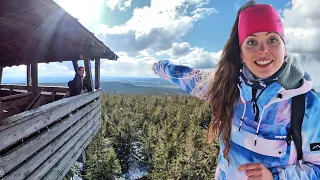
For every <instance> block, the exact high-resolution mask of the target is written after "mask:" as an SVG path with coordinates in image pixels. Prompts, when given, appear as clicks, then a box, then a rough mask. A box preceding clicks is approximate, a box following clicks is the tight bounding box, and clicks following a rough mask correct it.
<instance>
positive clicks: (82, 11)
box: [55, 0, 106, 24]
mask: <svg viewBox="0 0 320 180" xmlns="http://www.w3.org/2000/svg"><path fill="white" fill-rule="evenodd" d="M55 2H56V3H57V4H59V5H60V6H61V7H62V8H63V9H64V10H66V11H67V12H68V13H69V14H71V15H72V16H73V17H75V18H77V19H79V21H80V22H81V23H83V24H92V23H95V22H97V21H99V20H100V18H101V14H102V10H103V7H105V6H106V4H105V1H104V0H55Z"/></svg>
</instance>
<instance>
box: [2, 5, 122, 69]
mask: <svg viewBox="0 0 320 180" xmlns="http://www.w3.org/2000/svg"><path fill="white" fill-rule="evenodd" d="M83 54H85V55H86V56H88V57H89V58H90V59H95V58H101V59H109V60H117V58H118V56H117V55H116V54H115V53H114V52H112V51H111V50H110V49H109V48H108V47H107V46H106V45H104V44H103V43H102V42H101V41H100V40H99V39H97V38H96V37H95V36H94V34H93V33H91V32H90V31H88V30H87V29H86V28H85V27H84V26H82V25H81V23H79V22H78V20H77V19H75V18H74V17H72V16H71V15H70V14H69V13H67V12H66V11H65V10H64V9H62V8H61V7H60V6H59V5H57V4H56V3H55V2H54V1H52V0H28V1H26V0H1V1H0V67H7V66H14V65H23V64H31V63H32V62H33V63H34V62H37V63H47V62H61V61H71V60H80V59H82V58H83V57H82V55H83Z"/></svg>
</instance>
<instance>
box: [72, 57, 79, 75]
mask: <svg viewBox="0 0 320 180" xmlns="http://www.w3.org/2000/svg"><path fill="white" fill-rule="evenodd" d="M72 64H73V68H74V72H75V73H76V74H77V73H78V67H79V65H78V60H72Z"/></svg>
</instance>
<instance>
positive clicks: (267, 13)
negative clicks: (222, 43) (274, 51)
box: [238, 4, 284, 46]
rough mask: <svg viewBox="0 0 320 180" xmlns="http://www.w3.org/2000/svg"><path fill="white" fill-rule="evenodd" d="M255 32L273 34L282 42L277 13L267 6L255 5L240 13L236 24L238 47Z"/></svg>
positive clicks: (280, 24)
mask: <svg viewBox="0 0 320 180" xmlns="http://www.w3.org/2000/svg"><path fill="white" fill-rule="evenodd" d="M257 32H275V33H278V34H279V35H280V36H281V37H282V39H283V40H284V29H283V25H282V22H281V17H280V15H279V13H278V12H277V11H276V10H275V9H274V8H273V7H272V6H271V5H268V4H257V5H255V6H252V7H249V8H247V9H245V10H243V11H242V12H241V13H240V17H239V22H238V34H239V45H240V46H241V45H242V43H243V41H244V40H245V39H246V37H248V36H249V35H252V34H254V33H257Z"/></svg>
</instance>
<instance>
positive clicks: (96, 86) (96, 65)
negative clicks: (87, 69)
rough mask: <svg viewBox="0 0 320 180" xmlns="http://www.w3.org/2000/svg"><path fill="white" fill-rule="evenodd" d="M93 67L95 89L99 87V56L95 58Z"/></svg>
mask: <svg viewBox="0 0 320 180" xmlns="http://www.w3.org/2000/svg"><path fill="white" fill-rule="evenodd" d="M94 68H95V73H94V77H95V89H99V88H100V58H96V59H95V66H94Z"/></svg>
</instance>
